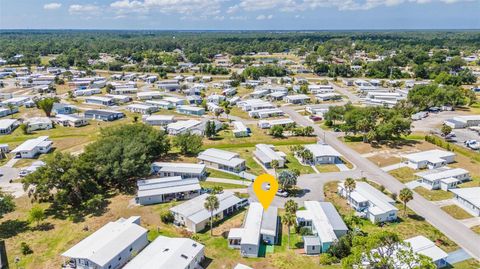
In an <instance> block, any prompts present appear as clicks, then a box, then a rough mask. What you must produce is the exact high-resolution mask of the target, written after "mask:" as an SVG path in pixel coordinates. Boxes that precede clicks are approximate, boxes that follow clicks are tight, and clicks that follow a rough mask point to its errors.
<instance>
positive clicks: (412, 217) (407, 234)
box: [324, 182, 458, 252]
mask: <svg viewBox="0 0 480 269" xmlns="http://www.w3.org/2000/svg"><path fill="white" fill-rule="evenodd" d="M324 190H325V201H328V202H331V203H333V204H334V205H335V208H337V210H338V211H339V213H340V214H341V215H342V216H347V215H351V214H353V213H354V210H353V209H352V208H351V207H350V206H349V205H348V204H347V202H346V200H345V199H343V198H341V197H340V196H339V195H338V194H337V182H329V183H327V184H325V187H324ZM397 207H398V208H399V212H398V217H399V221H398V222H394V223H387V224H385V225H384V226H382V227H380V226H377V225H375V224H372V223H371V222H370V221H368V220H363V221H362V223H361V224H360V229H361V230H363V231H365V232H367V233H372V232H379V231H385V230H386V231H390V232H395V233H398V234H399V236H400V237H401V238H402V239H407V238H411V237H414V236H417V235H423V236H425V237H427V238H429V239H430V240H432V241H434V242H437V243H441V244H439V247H441V248H442V249H443V250H445V251H446V252H450V251H453V250H456V249H458V246H457V245H456V244H455V243H454V242H453V241H451V240H450V239H448V238H447V237H446V236H445V235H443V234H442V233H441V232H440V231H439V230H437V229H436V228H435V227H433V226H432V225H430V224H429V223H428V222H426V221H425V219H423V218H422V217H421V216H418V215H416V214H415V213H414V212H413V211H411V210H410V209H407V212H406V213H407V214H406V215H404V213H403V206H402V205H401V204H398V205H397Z"/></svg>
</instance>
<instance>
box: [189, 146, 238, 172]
mask: <svg viewBox="0 0 480 269" xmlns="http://www.w3.org/2000/svg"><path fill="white" fill-rule="evenodd" d="M197 158H198V159H200V160H204V161H208V162H214V163H219V164H223V165H227V166H231V167H235V166H237V165H240V164H242V163H244V162H245V160H244V159H241V158H239V157H238V153H234V152H229V151H226V150H221V149H214V148H210V149H207V150H205V151H203V152H201V153H200V154H199V155H198V157H197Z"/></svg>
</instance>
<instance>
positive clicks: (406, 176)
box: [388, 167, 416, 183]
mask: <svg viewBox="0 0 480 269" xmlns="http://www.w3.org/2000/svg"><path fill="white" fill-rule="evenodd" d="M388 173H389V174H390V175H392V176H393V177H395V178H396V179H398V180H399V181H400V182H402V183H407V182H410V181H412V180H414V179H415V178H416V176H415V173H416V171H415V170H413V169H412V168H410V167H401V168H398V169H395V170H392V171H389V172H388Z"/></svg>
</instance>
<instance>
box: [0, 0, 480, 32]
mask: <svg viewBox="0 0 480 269" xmlns="http://www.w3.org/2000/svg"><path fill="white" fill-rule="evenodd" d="M0 28H1V29H158V30H171V29H173V30H272V29H273V30H306V29H308V30H330V29H480V0H91V1H90V0H64V1H61V0H46V1H44V0H0Z"/></svg>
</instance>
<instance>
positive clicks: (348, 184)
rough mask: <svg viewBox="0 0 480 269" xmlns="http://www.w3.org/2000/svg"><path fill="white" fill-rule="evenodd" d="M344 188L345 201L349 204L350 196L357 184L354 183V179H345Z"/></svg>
mask: <svg viewBox="0 0 480 269" xmlns="http://www.w3.org/2000/svg"><path fill="white" fill-rule="evenodd" d="M344 187H345V190H346V191H347V200H348V201H349V202H350V194H351V193H352V191H353V190H355V188H356V187H357V182H355V179H353V178H351V177H349V178H347V179H345V183H344Z"/></svg>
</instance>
